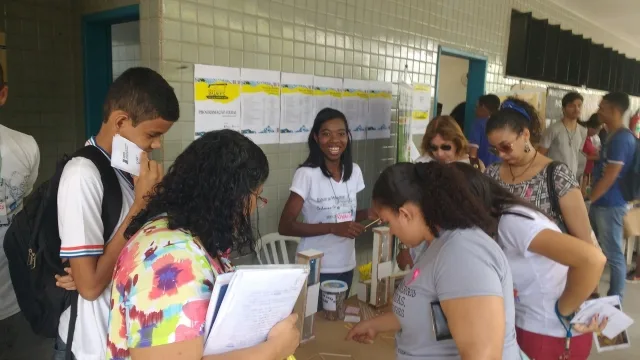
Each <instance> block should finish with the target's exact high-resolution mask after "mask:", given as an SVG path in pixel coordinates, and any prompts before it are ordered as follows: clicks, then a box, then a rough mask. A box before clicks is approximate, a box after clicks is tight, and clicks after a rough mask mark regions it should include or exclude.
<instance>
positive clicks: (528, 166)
mask: <svg viewBox="0 0 640 360" xmlns="http://www.w3.org/2000/svg"><path fill="white" fill-rule="evenodd" d="M537 156H538V150H536V153H535V154H534V155H533V159H531V161H529V163H528V164H527V167H526V168H525V169H524V171H522V172H521V173H520V174H519V175H517V176H516V175H514V174H513V169H512V168H511V165H509V173H511V181H516V178H519V177H520V176H522V175H524V173H526V172H527V170H529V168H530V167H531V165H533V162H534V161H535V160H536V157H537Z"/></svg>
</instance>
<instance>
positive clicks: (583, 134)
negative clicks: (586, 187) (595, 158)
mask: <svg viewBox="0 0 640 360" xmlns="http://www.w3.org/2000/svg"><path fill="white" fill-rule="evenodd" d="M583 102H584V98H583V97H582V95H580V94H579V93H577V92H575V91H572V92H569V93H567V94H566V95H565V96H564V97H563V98H562V114H563V117H562V120H561V121H556V122H555V123H553V124H552V125H551V126H549V127H548V128H547V129H546V130H545V131H544V134H543V135H542V141H541V142H540V146H539V148H538V151H540V153H541V154H542V155H547V156H548V157H550V158H551V159H553V160H555V161H560V162H563V163H565V164H567V166H568V167H569V169H571V171H572V172H573V174H574V175H575V176H576V179H578V178H579V177H580V175H582V173H583V171H584V166H585V164H586V158H585V156H584V154H583V153H582V148H583V147H584V142H585V140H586V139H587V128H585V127H583V126H578V120H579V119H580V114H581V112H582V103H583ZM581 167H582V168H581Z"/></svg>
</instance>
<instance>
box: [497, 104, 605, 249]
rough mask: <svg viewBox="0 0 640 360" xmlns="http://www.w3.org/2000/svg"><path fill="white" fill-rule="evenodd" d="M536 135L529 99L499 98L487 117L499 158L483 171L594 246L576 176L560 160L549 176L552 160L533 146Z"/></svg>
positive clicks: (537, 122) (538, 129) (534, 113)
mask: <svg viewBox="0 0 640 360" xmlns="http://www.w3.org/2000/svg"><path fill="white" fill-rule="evenodd" d="M540 134H541V123H540V118H539V117H538V112H537V111H536V110H535V109H534V108H533V107H532V106H531V105H529V103H527V102H525V101H522V100H519V99H516V98H509V99H507V100H506V101H504V102H503V103H502V105H501V106H500V110H499V111H498V112H497V113H495V114H493V115H492V116H491V117H490V118H489V120H488V121H487V137H488V139H489V144H490V145H491V146H490V147H489V149H490V150H491V151H492V152H494V153H495V154H496V155H497V156H499V157H500V158H501V159H502V162H501V163H495V164H491V165H490V166H489V167H487V169H486V171H485V173H486V174H487V175H488V176H489V177H491V178H493V179H494V180H496V181H497V182H498V183H499V184H500V185H501V186H502V187H504V188H506V189H507V190H509V191H510V192H511V193H513V194H514V195H516V196H518V197H521V198H523V199H525V200H527V201H529V202H530V203H532V204H533V205H535V206H536V208H538V209H540V210H541V211H542V212H543V213H544V214H545V215H547V216H548V217H550V218H551V219H553V221H554V222H555V223H556V224H557V225H558V226H559V227H560V229H562V230H563V231H564V232H567V233H568V234H570V235H573V236H575V237H577V238H578V239H580V240H584V241H586V242H588V243H590V244H593V240H592V237H591V226H590V223H589V216H588V215H587V208H586V206H585V204H584V200H583V198H582V194H581V192H580V185H579V184H578V182H577V180H576V176H575V175H574V174H573V173H572V172H571V170H569V167H568V166H567V165H565V164H563V163H554V166H553V173H552V174H551V176H548V170H549V166H550V164H552V160H551V159H550V158H548V157H546V156H544V155H542V154H540V153H538V150H536V146H537V144H538V141H539V140H540ZM549 178H551V179H552V180H553V181H552V182H551V183H550V181H548V180H549ZM549 186H551V188H549ZM554 204H557V205H554Z"/></svg>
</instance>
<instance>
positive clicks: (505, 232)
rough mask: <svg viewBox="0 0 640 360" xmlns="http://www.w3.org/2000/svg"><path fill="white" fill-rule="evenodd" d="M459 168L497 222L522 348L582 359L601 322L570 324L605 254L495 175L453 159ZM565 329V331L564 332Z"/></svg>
mask: <svg viewBox="0 0 640 360" xmlns="http://www.w3.org/2000/svg"><path fill="white" fill-rule="evenodd" d="M452 166H454V167H455V168H457V169H458V170H460V171H461V172H463V174H464V176H465V178H466V179H467V180H468V182H469V184H470V187H471V192H472V193H473V194H474V195H476V196H478V197H479V198H480V199H481V200H482V202H483V203H484V205H485V207H486V209H487V211H488V212H490V213H491V214H492V216H493V217H495V218H496V219H497V220H498V221H499V223H498V233H497V234H494V235H497V236H496V239H497V241H498V243H499V244H500V246H501V247H502V249H503V251H504V252H505V254H506V256H507V259H508V261H509V265H510V266H511V272H512V273H513V283H514V286H513V289H514V297H515V307H516V334H517V338H518V344H519V345H520V348H521V349H522V351H524V352H525V353H526V354H527V356H529V357H530V358H532V359H558V358H564V357H562V356H563V355H564V354H565V353H566V349H565V343H566V338H567V336H568V335H569V336H571V337H572V339H571V342H570V347H569V349H568V352H569V357H568V358H567V359H570V360H582V359H587V358H588V356H589V353H590V352H591V343H592V337H591V334H581V333H585V332H591V331H595V330H598V329H599V328H603V327H604V326H606V321H603V322H602V323H600V324H599V325H598V321H599V320H598V319H596V318H594V319H593V321H592V323H591V324H578V325H575V326H574V327H573V329H572V328H571V327H569V325H568V324H569V321H570V319H571V318H572V317H573V315H574V314H575V311H576V310H577V309H578V307H579V306H580V305H581V304H582V303H583V302H584V301H585V300H587V299H588V298H589V295H591V292H592V290H593V289H594V288H595V286H596V285H597V284H598V282H599V280H600V276H601V275H602V270H603V269H604V265H605V262H606V258H605V257H604V255H603V254H602V252H601V251H599V250H598V249H597V248H596V247H594V246H589V244H587V243H586V242H584V241H581V240H579V239H577V238H575V237H573V236H570V235H566V234H563V233H562V232H561V231H560V229H559V228H558V226H557V225H556V224H555V223H554V222H553V221H552V220H550V219H549V218H547V217H546V216H545V215H544V214H543V213H542V212H541V211H540V210H538V209H537V208H536V207H534V206H533V205H531V204H530V203H529V202H527V201H525V200H522V199H520V198H519V197H516V196H515V195H513V194H512V193H511V192H509V191H508V190H506V189H504V188H503V187H502V186H500V184H498V183H497V182H496V181H495V180H493V179H491V178H489V177H488V176H486V175H483V174H481V173H479V172H478V171H477V170H475V169H474V168H472V167H471V166H469V165H467V164H461V163H455V164H452ZM568 331H570V333H569V334H568Z"/></svg>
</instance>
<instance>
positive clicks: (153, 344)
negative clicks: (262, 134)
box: [107, 130, 299, 360]
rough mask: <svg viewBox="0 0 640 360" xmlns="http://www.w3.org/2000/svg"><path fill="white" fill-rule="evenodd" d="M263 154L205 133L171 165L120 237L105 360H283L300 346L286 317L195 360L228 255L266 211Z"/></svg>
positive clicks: (229, 135)
mask: <svg viewBox="0 0 640 360" xmlns="http://www.w3.org/2000/svg"><path fill="white" fill-rule="evenodd" d="M268 175H269V165H268V163H267V158H266V156H265V154H264V153H263V152H262V150H261V149H260V148H259V147H258V146H257V145H256V144H254V143H253V142H251V140H249V139H248V138H246V137H245V136H243V135H241V134H239V133H238V132H235V131H231V130H220V131H213V132H209V133H206V134H205V135H203V136H202V137H201V138H199V139H198V140H196V141H194V142H193V143H192V144H191V145H189V147H188V148H187V149H186V150H185V151H184V152H183V153H182V154H181V155H180V156H178V158H177V159H176V161H175V163H174V165H173V166H172V167H171V168H170V169H169V171H168V173H167V175H166V176H165V177H164V179H163V180H162V182H161V183H160V184H158V186H157V187H156V188H155V190H154V192H153V193H152V194H151V195H150V198H149V203H148V206H147V208H146V209H145V210H143V211H142V212H141V213H140V214H138V216H136V217H135V218H134V219H133V220H132V222H131V224H130V225H129V228H128V229H127V231H126V233H125V234H126V236H127V237H128V238H129V239H130V240H129V242H128V244H127V246H126V247H125V248H124V249H123V251H122V253H121V254H120V257H119V259H118V263H117V265H116V270H115V271H114V274H113V285H112V289H111V292H112V294H111V313H110V317H109V336H108V340H107V358H108V359H112V360H121V359H122V360H128V359H132V360H141V359H161V358H162V359H172V360H178V359H185V360H196V359H197V360H200V359H207V360H215V359H252V360H262V359H264V360H281V359H283V358H285V357H286V356H287V355H290V354H292V353H293V352H294V350H295V348H296V347H297V346H298V342H299V333H298V331H297V329H296V327H295V321H296V317H295V316H294V315H292V316H290V317H289V318H287V319H285V320H284V321H282V322H281V323H279V324H277V325H276V326H275V327H274V328H273V329H272V330H271V333H270V334H269V337H268V339H267V341H266V342H265V343H263V344H260V345H258V346H255V347H252V348H248V349H244V350H240V351H234V352H231V353H227V354H222V355H216V356H206V357H203V348H204V337H205V336H206V331H205V329H204V323H205V315H206V313H207V308H208V306H209V299H210V298H211V291H212V289H213V284H214V282H215V279H216V277H217V275H218V274H221V273H224V272H228V271H231V269H232V267H231V264H230V263H229V260H228V254H229V252H230V250H231V249H243V248H245V247H246V246H247V245H249V244H251V241H252V231H251V223H250V218H249V216H250V214H251V213H252V212H253V211H255V209H256V208H257V207H258V206H260V205H262V204H265V203H266V200H265V199H264V198H262V196H261V195H260V194H261V193H262V187H263V184H264V182H265V180H266V179H267V176H268Z"/></svg>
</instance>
